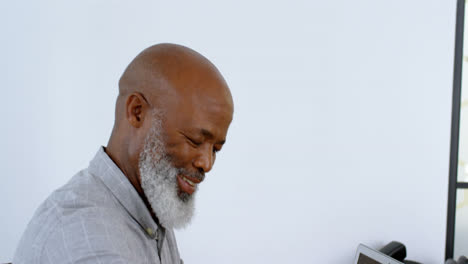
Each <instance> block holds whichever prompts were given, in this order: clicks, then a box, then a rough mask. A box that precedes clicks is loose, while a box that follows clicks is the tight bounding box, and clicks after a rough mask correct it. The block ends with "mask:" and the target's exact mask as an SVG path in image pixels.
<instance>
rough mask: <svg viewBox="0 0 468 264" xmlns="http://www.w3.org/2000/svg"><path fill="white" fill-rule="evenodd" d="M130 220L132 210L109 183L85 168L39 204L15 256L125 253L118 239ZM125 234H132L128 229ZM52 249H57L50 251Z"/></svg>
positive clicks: (39, 256)
mask: <svg viewBox="0 0 468 264" xmlns="http://www.w3.org/2000/svg"><path fill="white" fill-rule="evenodd" d="M129 221H131V218H130V217H129V216H128V213H127V212H126V211H125V209H123V208H122V206H121V205H120V204H119V202H118V201H117V200H116V198H115V197H114V196H113V195H112V192H111V191H110V190H109V189H107V187H106V185H105V184H104V183H103V182H101V181H100V179H99V178H98V177H95V176H93V175H92V174H90V173H89V172H88V170H82V171H80V172H79V173H77V174H76V175H74V176H73V177H72V179H71V180H70V181H69V182H68V183H66V184H65V185H64V186H62V187H61V188H59V189H57V190H56V191H54V192H53V193H52V194H51V195H50V196H49V197H48V198H47V199H46V200H45V201H44V202H43V203H42V204H41V205H40V206H39V208H38V209H37V211H36V212H35V214H34V216H33V218H32V219H31V221H30V223H29V224H28V226H27V228H26V231H25V233H24V234H23V237H22V238H21V241H20V243H19V245H18V248H17V252H16V253H15V258H16V257H19V259H23V257H26V255H28V257H30V258H31V259H35V260H37V259H39V258H43V257H48V258H55V257H64V256H66V255H67V254H71V253H70V252H73V254H74V253H76V255H75V256H86V255H87V254H88V255H89V254H93V251H94V250H95V249H101V250H103V252H108V253H109V252H110V253H112V252H114V253H116V254H117V253H118V254H117V255H116V256H121V254H120V253H119V251H121V249H122V246H123V245H121V243H119V241H118V240H119V239H120V240H122V237H121V235H122V234H121V233H120V232H122V231H124V230H122V229H123V228H126V227H128V226H129ZM125 236H130V237H131V236H132V234H131V233H130V234H129V233H128V232H127V233H126V234H125ZM126 247H127V246H125V247H124V248H126ZM50 249H53V250H52V251H51V252H49V250H50ZM91 249H92V250H91ZM21 255H23V256H21ZM110 255H112V254H110ZM55 259H57V258H55ZM19 262H21V261H19ZM26 262H27V261H26Z"/></svg>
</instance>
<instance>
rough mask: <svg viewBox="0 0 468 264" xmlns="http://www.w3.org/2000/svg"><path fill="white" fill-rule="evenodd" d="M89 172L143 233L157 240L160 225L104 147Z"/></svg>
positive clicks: (97, 154) (92, 162)
mask: <svg viewBox="0 0 468 264" xmlns="http://www.w3.org/2000/svg"><path fill="white" fill-rule="evenodd" d="M88 170H89V172H90V173H91V174H92V175H94V176H95V177H97V178H99V179H100V180H101V181H102V182H103V183H104V184H105V185H106V186H107V188H109V190H110V191H111V192H112V194H113V195H114V196H115V198H116V199H117V200H118V201H119V202H120V204H121V205H122V206H123V207H124V208H125V210H126V211H127V212H128V213H129V214H130V216H131V217H132V218H133V219H135V221H137V222H138V224H139V225H140V226H141V228H142V229H143V231H144V232H145V233H146V234H147V235H148V236H149V237H151V238H152V239H154V238H156V235H157V231H158V225H157V224H156V223H155V222H154V220H153V218H152V217H151V213H150V212H149V211H148V208H147V207H146V205H145V203H144V202H143V200H142V199H141V197H140V195H138V192H137V191H136V190H135V188H134V187H133V185H132V184H131V183H130V181H129V180H128V179H127V177H126V176H125V175H124V174H123V172H122V171H121V170H120V169H119V167H117V165H116V164H115V163H114V162H113V161H112V159H111V158H110V157H109V156H108V155H107V153H106V152H105V151H104V147H100V148H99V150H98V152H97V153H96V156H95V157H94V158H93V160H91V162H90V164H89V168H88Z"/></svg>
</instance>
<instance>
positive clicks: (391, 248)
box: [379, 241, 458, 264]
mask: <svg viewBox="0 0 468 264" xmlns="http://www.w3.org/2000/svg"><path fill="white" fill-rule="evenodd" d="M379 251H380V252H382V253H384V254H385V255H387V256H390V257H392V258H394V259H396V260H398V261H401V262H403V263H405V264H421V263H419V262H415V261H412V260H405V258H406V247H405V245H403V243H400V242H397V241H392V242H390V243H388V244H387V245H386V246H384V247H383V248H381V249H380V250H379ZM457 264H458V263H457Z"/></svg>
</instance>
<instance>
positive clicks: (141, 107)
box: [125, 93, 148, 128]
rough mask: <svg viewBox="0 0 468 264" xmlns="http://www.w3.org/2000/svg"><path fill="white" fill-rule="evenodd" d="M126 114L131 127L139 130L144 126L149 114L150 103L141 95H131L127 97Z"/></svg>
mask: <svg viewBox="0 0 468 264" xmlns="http://www.w3.org/2000/svg"><path fill="white" fill-rule="evenodd" d="M125 112H126V117H127V120H128V122H129V123H130V125H131V126H133V127H135V128H139V127H141V126H143V121H144V119H145V115H146V113H147V112H148V103H147V102H146V100H145V99H144V98H143V96H142V95H141V94H139V93H131V94H130V95H129V96H128V97H127V102H126V104H125Z"/></svg>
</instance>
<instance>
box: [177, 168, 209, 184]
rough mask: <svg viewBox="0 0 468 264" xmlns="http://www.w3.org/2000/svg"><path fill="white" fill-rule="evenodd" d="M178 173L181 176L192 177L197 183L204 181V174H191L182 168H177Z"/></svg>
mask: <svg viewBox="0 0 468 264" xmlns="http://www.w3.org/2000/svg"><path fill="white" fill-rule="evenodd" d="M178 173H179V174H183V175H187V176H189V177H193V178H195V179H197V180H199V181H203V180H204V179H205V173H204V172H200V171H198V172H193V171H189V170H187V169H184V168H179V169H178Z"/></svg>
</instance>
